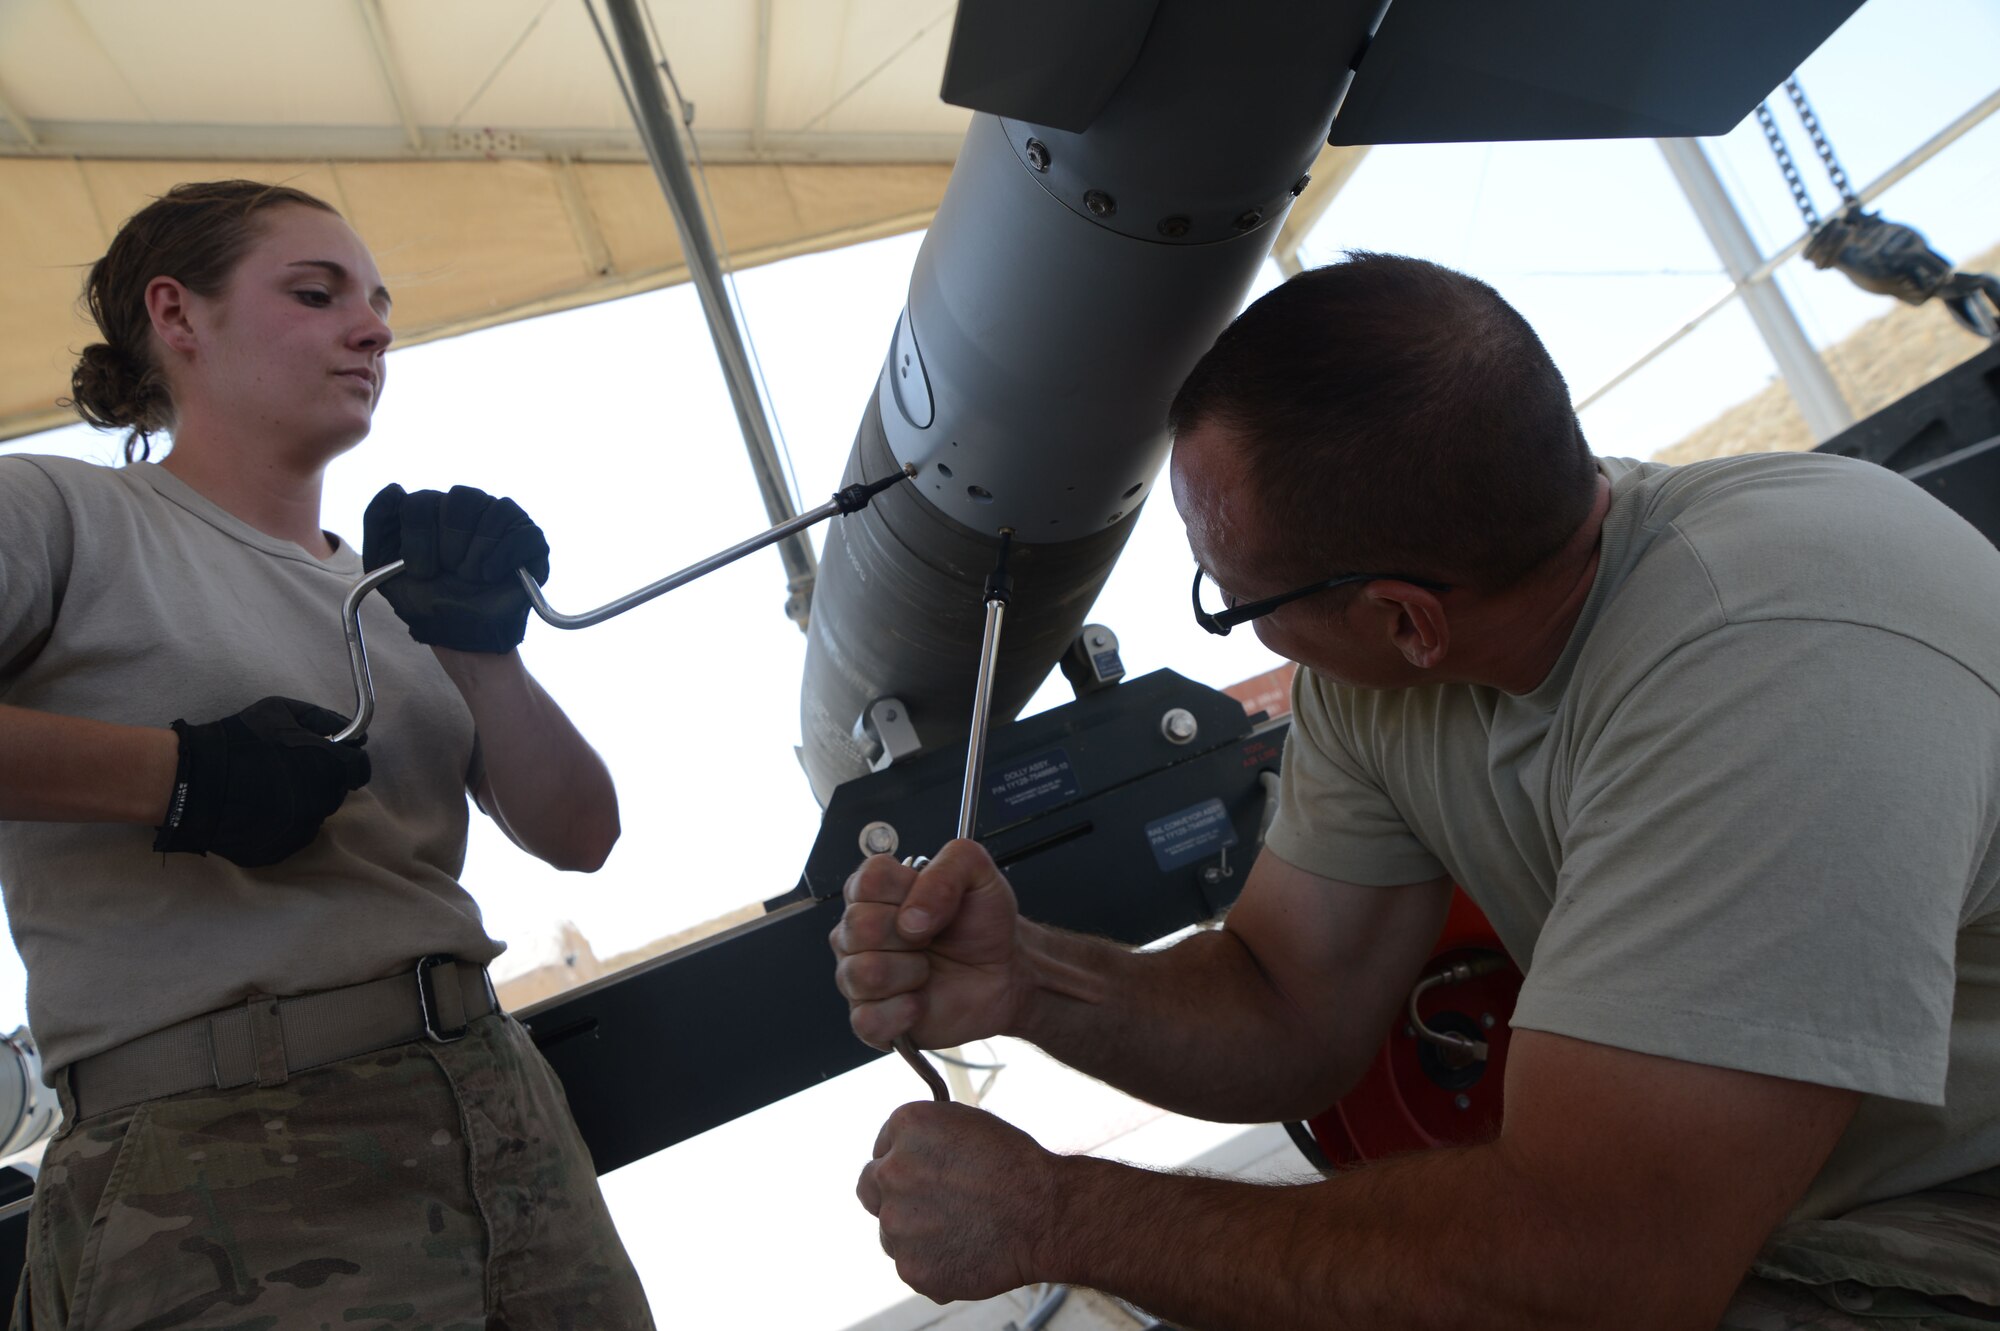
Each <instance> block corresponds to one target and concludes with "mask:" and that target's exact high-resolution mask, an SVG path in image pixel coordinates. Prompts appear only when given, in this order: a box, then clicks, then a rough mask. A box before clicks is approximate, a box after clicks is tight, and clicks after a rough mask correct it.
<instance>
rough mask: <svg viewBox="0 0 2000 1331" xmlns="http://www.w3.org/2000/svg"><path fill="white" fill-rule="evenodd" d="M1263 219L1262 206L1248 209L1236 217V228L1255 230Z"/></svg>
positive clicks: (1239, 229)
mask: <svg viewBox="0 0 2000 1331" xmlns="http://www.w3.org/2000/svg"><path fill="white" fill-rule="evenodd" d="M1263 221H1264V210H1263V209H1262V208H1251V209H1247V210H1246V211H1245V212H1243V213H1242V215H1240V216H1239V217H1238V218H1237V219H1236V229H1237V230H1238V231H1255V230H1256V229H1257V228H1258V226H1260V225H1261V224H1262V223H1263Z"/></svg>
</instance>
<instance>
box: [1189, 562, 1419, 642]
mask: <svg viewBox="0 0 2000 1331" xmlns="http://www.w3.org/2000/svg"><path fill="white" fill-rule="evenodd" d="M1206 577H1208V570H1207V569H1204V568H1203V567H1202V566H1201V565H1199V564H1196V565H1195V567H1194V622H1195V623H1197V624H1199V625H1201V626H1202V627H1203V628H1205V629H1207V630H1208V631H1209V632H1210V633H1213V634H1216V635H1217V636H1219V637H1227V636H1228V635H1229V630H1231V629H1233V628H1235V627H1236V626H1237V625H1238V624H1247V623H1249V622H1250V621H1251V620H1253V619H1262V618H1263V617H1264V616H1265V615H1268V614H1270V613H1271V612H1272V611H1273V610H1276V609H1277V608H1278V607H1279V606H1281V605H1289V604H1290V603H1291V602H1293V601H1296V600H1298V599H1299V598H1301V597H1304V596H1311V595H1312V594H1313V593H1315V592H1323V591H1328V590H1330V589H1332V588H1334V587H1345V586H1347V585H1348V584H1349V583H1354V582H1377V581H1380V580H1381V579H1383V578H1392V579H1394V580H1395V581H1397V582H1407V583H1409V584H1410V585H1411V586H1412V587H1422V588H1423V589H1424V590H1425V591H1432V592H1445V591H1450V590H1451V584H1450V583H1446V582H1433V581H1431V580H1430V579H1429V578H1413V577H1411V576H1410V575H1409V574H1407V573H1336V574H1334V575H1333V576H1332V577H1330V578H1326V579H1324V580H1322V581H1320V582H1315V583H1313V584H1312V585H1311V586H1309V587H1300V588H1297V589H1295V590H1293V591H1289V592H1280V593H1279V594H1278V595H1276V596H1266V597H1265V598H1264V599H1263V600H1261V601H1245V602H1244V603H1243V604H1241V605H1231V606H1228V607H1226V608H1225V609H1223V610H1220V611H1212V610H1204V609H1202V608H1201V580H1202V579H1203V578H1206ZM1217 590H1218V591H1219V590H1221V589H1220V588H1219V587H1218V588H1217ZM1223 599H1224V600H1228V594H1227V593H1224V595H1223Z"/></svg>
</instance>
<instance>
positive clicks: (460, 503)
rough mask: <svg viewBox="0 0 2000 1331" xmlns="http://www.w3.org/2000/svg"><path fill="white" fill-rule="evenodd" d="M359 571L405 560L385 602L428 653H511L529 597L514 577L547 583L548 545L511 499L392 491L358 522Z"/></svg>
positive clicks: (467, 492)
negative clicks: (524, 575)
mask: <svg viewBox="0 0 2000 1331" xmlns="http://www.w3.org/2000/svg"><path fill="white" fill-rule="evenodd" d="M361 538H362V539H361V562H362V565H363V566H364V567H366V568H368V569H369V570H371V571H372V570H374V569H378V568H380V567H382V565H384V564H387V563H390V562H392V561H394V560H398V559H400V560H402V561H403V563H404V568H403V571H402V572H401V573H398V574H397V575H396V576H395V577H393V578H391V579H389V580H388V581H387V582H385V583H383V584H382V595H383V596H385V597H387V598H388V600H389V604H390V605H391V606H392V607H394V608H395V611H396V613H397V614H398V615H400V616H402V619H403V622H404V623H405V624H407V625H409V627H410V636H411V637H412V638H415V639H416V640H417V641H418V642H421V643H426V644H428V645H430V646H432V647H451V648H456V649H457V650H459V651H461V652H511V651H513V650H514V648H516V647H518V646H520V645H521V638H522V636H523V635H524V634H526V633H527V631H528V593H527V590H526V589H525V588H523V587H522V586H521V580H520V578H519V577H518V576H517V575H516V573H515V570H516V569H523V568H525V569H527V570H528V572H529V574H530V575H531V576H533V578H534V579H535V581H536V582H547V581H548V579H549V543H548V541H546V540H545V539H543V537H542V529H541V528H540V527H537V526H536V525H535V524H534V523H533V522H532V521H531V520H530V519H529V517H528V515H527V514H526V513H524V512H522V511H521V506H520V505H519V504H517V503H515V502H514V501H513V500H511V499H495V498H494V497H493V496H492V495H490V494H487V493H486V492H485V491H484V490H475V489H473V488H472V487H471V486H469V485H454V486H453V487H452V488H451V493H450V494H440V493H439V492H438V491H436V490H419V491H417V492H416V493H415V494H408V493H405V492H404V490H403V487H402V486H400V485H389V486H385V487H383V489H382V492H381V493H380V494H378V495H376V496H375V498H374V499H372V500H370V501H369V504H368V511H367V513H365V514H364V515H363V516H362V519H361Z"/></svg>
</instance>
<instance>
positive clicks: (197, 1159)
mask: <svg viewBox="0 0 2000 1331" xmlns="http://www.w3.org/2000/svg"><path fill="white" fill-rule="evenodd" d="M651 1326H652V1319H651V1316H650V1315H649V1313H648V1312H647V1308H646V1300H645V1295H644V1292H643V1291H642V1290H641V1289H640V1287H639V1280H638V1277H637V1275H635V1274H634V1272H633V1270H632V1266H631V1263H630V1262H629V1261H628V1260H627V1258H626V1256H625V1250H624V1248H623V1246H622V1245H621V1244H620V1243H619V1241H618V1235H617V1233H616V1231H614V1230H613V1228H612V1225H611V1219H610V1216H609V1215H608V1213H607V1212H606V1211H605V1207H604V1199H603V1197H602V1196H601V1195H600V1194H599V1192H598V1188H597V1175H596V1171H595V1170H594V1169H593V1168H592V1166H591V1162H590V1157H589V1155H588V1153H587V1152H586V1151H585V1149H584V1145H583V1142H582V1140H581V1139H580V1138H579V1137H578V1136H577V1133H576V1127H575V1124H574V1123H573V1122H572V1121H571V1119H570V1114H569V1106H568V1103H567V1101H565V1100H564V1098H563V1093H562V1088H561V1086H560V1084H559V1083H558V1082H557V1081H556V1078H555V1074H554V1073H552V1072H551V1071H550V1070H549V1068H548V1065H547V1064H546V1063H544V1062H543V1061H542V1059H541V1056H540V1055H539V1054H537V1053H536V1052H535V1050H534V1047H533V1045H532V1044H531V1043H530V1042H529V1039H528V1036H527V1033H526V1032H525V1031H523V1030H522V1029H521V1027H520V1026H519V1024H517V1023H516V1022H514V1021H513V1020H512V1019H511V1018H507V1017H502V1016H493V1017H487V1018H483V1019H481V1020H480V1021H477V1022H475V1023H473V1026H472V1029H471V1033H470V1034H468V1035H467V1036H466V1038H465V1039H463V1040H460V1041H457V1042H455V1043H452V1044H430V1043H426V1042H418V1043H414V1044H408V1045H399V1046H397V1047H395V1048H392V1049H385V1050H382V1051H380V1052H378V1053H374V1054H367V1055H363V1056H361V1057H359V1058H353V1059H348V1060H347V1061H345V1062H342V1063H336V1064H333V1065H331V1066H328V1067H325V1068H317V1069H314V1070H312V1071H310V1072H304V1073H299V1074H297V1075H295V1076H293V1077H292V1078H291V1079H290V1080H289V1081H287V1082H285V1083H284V1084H283V1085H280V1086H273V1087H257V1086H244V1087H238V1088H236V1089H234V1090H228V1091H199V1092H192V1093H189V1094H187V1095H180V1096H174V1097H172V1098H169V1099H164V1100H154V1101H150V1102H148V1103H145V1104H141V1105H135V1106H132V1107H130V1108H127V1109H120V1110H115V1111H113V1112H111V1113H108V1114H100V1115H98V1116H97V1117H95V1118H92V1119H88V1120H86V1121H84V1122H82V1123H75V1124H73V1125H72V1126H70V1127H69V1128H67V1129H65V1131H64V1132H63V1134H62V1135H61V1136H59V1137H57V1138H56V1139H55V1141H53V1142H52V1143H51V1144H50V1146H49V1149H48V1154H47V1155H46V1156H45V1157H44V1158H43V1161H42V1172H41V1177H40V1179H39V1181H38V1182H37V1185H36V1189H35V1204H34V1212H33V1215H32V1217H31V1219H30V1224H29V1238H28V1259H27V1268H26V1271H25V1273H24V1274H23V1275H22V1278H21V1288H20V1291H19V1293H18V1294H17V1295H16V1298H15V1304H14V1317H13V1328H14V1331H65V1329H67V1331H85V1329H86V1328H106V1329H107V1331H111V1329H114V1328H115V1329H116V1331H142V1329H145V1331H153V1329H155V1328H158V1329H161V1331H164V1329H165V1328H176V1329H178V1328H188V1329H190V1331H192V1329H193V1328H208V1329H210V1331H224V1329H225V1328H226V1329H227V1331H276V1329H277V1328H284V1331H291V1329H292V1328H301V1329H305V1328H334V1327H338V1328H341V1329H342V1331H360V1329H362V1328H371V1329H372V1328H395V1331H417V1329H418V1328H425V1329H427V1331H445V1329H446V1328H466V1329H467V1331H477V1329H478V1328H499V1329H511V1331H531V1329H533V1328H543V1327H548V1328H562V1329H563V1331H571V1329H572V1328H573V1329H574V1331H586V1329H587V1328H607V1329H608V1331H631V1329H632V1328H649V1327H651Z"/></svg>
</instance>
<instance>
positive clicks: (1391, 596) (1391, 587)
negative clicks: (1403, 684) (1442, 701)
mask: <svg viewBox="0 0 2000 1331" xmlns="http://www.w3.org/2000/svg"><path fill="white" fill-rule="evenodd" d="M1361 594H1362V595H1363V596H1364V597H1366V598H1367V599H1368V601H1369V602H1370V603H1371V604H1372V605H1374V606H1375V607H1376V608H1377V609H1379V610H1380V611H1382V612H1383V618H1384V619H1385V620H1386V621H1387V622H1388V625H1389V638H1390V641H1391V642H1393V643H1394V644H1395V646H1396V650H1397V651H1399V652H1401V653H1402V654H1403V659H1404V660H1405V661H1408V662H1409V663H1410V664H1411V665H1413V666H1415V667H1416V668H1417V669H1419V670H1435V669H1437V668H1438V666H1439V665H1440V664H1442V663H1443V661H1444V658H1445V654H1446V653H1447V652H1449V651H1450V650H1451V622H1450V621H1449V620H1448V619H1447V618H1446V617H1445V613H1444V605H1443V604H1442V603H1441V602H1440V601H1439V600H1438V598H1437V595H1436V594H1435V593H1433V592H1431V591H1429V590H1427V589H1426V588H1423V587H1419V586H1417V585H1416V584H1414V583H1409V582H1399V581H1397V580H1396V579H1394V578H1377V579H1376V580H1375V581H1373V582H1370V583H1368V584H1367V585H1366V586H1365V587H1363V588H1362V591H1361Z"/></svg>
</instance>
